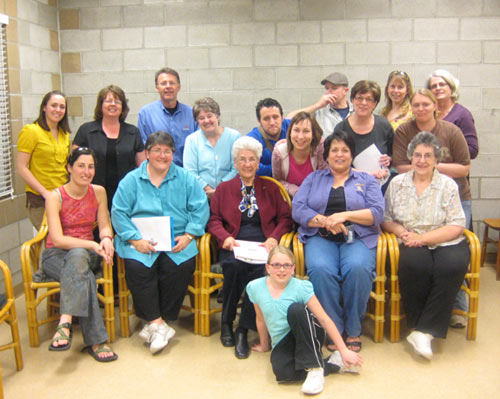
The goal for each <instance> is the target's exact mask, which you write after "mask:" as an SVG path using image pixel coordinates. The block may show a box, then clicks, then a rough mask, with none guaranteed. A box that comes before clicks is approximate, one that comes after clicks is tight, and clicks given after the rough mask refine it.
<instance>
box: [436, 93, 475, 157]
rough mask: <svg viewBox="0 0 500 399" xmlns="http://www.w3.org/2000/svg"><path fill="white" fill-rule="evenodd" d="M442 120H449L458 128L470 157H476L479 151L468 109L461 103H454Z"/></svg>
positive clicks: (472, 119) (472, 120)
mask: <svg viewBox="0 0 500 399" xmlns="http://www.w3.org/2000/svg"><path fill="white" fill-rule="evenodd" d="M443 120H444V121H447V122H451V123H453V124H454V125H455V126H458V127H459V128H460V130H461V131H462V133H463V135H464V137H465V141H467V147H469V153H470V159H474V158H476V157H477V153H478V152H479V144H478V142H477V132H476V127H475V126H474V118H473V117H472V114H471V113H470V111H469V110H468V109H467V108H465V107H464V106H463V105H461V104H458V103H456V104H455V105H454V106H453V107H452V108H451V111H450V112H448V115H446V117H445V118H443Z"/></svg>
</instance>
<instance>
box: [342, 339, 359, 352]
mask: <svg viewBox="0 0 500 399" xmlns="http://www.w3.org/2000/svg"><path fill="white" fill-rule="evenodd" d="M345 346H347V349H349V350H351V351H353V352H356V353H358V352H361V347H362V345H361V341H349V342H346V343H345Z"/></svg>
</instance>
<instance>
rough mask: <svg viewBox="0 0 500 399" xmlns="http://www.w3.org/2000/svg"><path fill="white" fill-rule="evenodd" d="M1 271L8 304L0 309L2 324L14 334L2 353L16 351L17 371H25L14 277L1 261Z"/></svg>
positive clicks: (1, 349) (0, 393)
mask: <svg viewBox="0 0 500 399" xmlns="http://www.w3.org/2000/svg"><path fill="white" fill-rule="evenodd" d="M0 269H1V270H2V273H3V278H4V283H5V296H6V297H7V302H6V303H5V305H4V306H3V307H2V309H0V323H3V322H4V321H5V322H7V324H8V325H9V326H10V331H11V334H12V342H9V343H8V344H5V345H1V346H0V351H4V350H7V349H14V356H15V358H16V366H17V371H21V370H22V369H23V355H22V353H21V338H20V337H19V329H18V327H17V316H16V305H15V297H14V288H13V286H12V275H11V273H10V269H9V267H8V266H7V265H6V264H5V263H4V262H3V261H1V260H0ZM0 399H3V386H2V375H1V367H0Z"/></svg>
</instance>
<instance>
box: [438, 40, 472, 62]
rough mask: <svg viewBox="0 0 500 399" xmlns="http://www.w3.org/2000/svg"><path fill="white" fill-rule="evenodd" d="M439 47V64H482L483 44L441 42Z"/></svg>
mask: <svg viewBox="0 0 500 399" xmlns="http://www.w3.org/2000/svg"><path fill="white" fill-rule="evenodd" d="M437 46H438V47H437V61H438V62H439V63H458V64H470V63H479V62H481V54H482V51H481V42H476V41H459V42H439V43H438V44H437Z"/></svg>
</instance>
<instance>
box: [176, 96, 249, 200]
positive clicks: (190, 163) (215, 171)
mask: <svg viewBox="0 0 500 399" xmlns="http://www.w3.org/2000/svg"><path fill="white" fill-rule="evenodd" d="M193 116H194V119H195V120H196V122H197V123H198V125H199V126H200V129H199V130H197V131H196V132H194V133H193V134H191V135H189V136H188V137H187V138H186V143H185V145H184V159H183V164H184V168H186V169H187V170H189V171H190V172H193V173H194V174H195V175H196V177H197V179H198V182H199V183H200V185H201V187H202V188H203V190H205V193H206V194H207V197H208V199H211V198H212V197H213V195H214V193H215V188H216V187H217V186H218V185H219V183H221V182H223V181H228V180H231V179H232V178H233V177H234V176H236V173H237V172H236V168H235V166H234V162H233V159H232V156H231V149H232V148H233V144H234V142H235V141H236V140H237V139H238V138H239V137H241V134H240V133H239V132H237V131H236V130H234V129H230V128H228V127H222V126H220V125H219V122H220V108H219V104H217V102H215V100H214V99H213V98H210V97H205V98H202V99H200V100H198V101H196V102H195V103H194V106H193Z"/></svg>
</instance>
